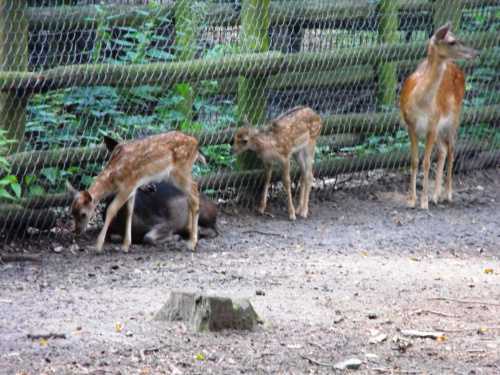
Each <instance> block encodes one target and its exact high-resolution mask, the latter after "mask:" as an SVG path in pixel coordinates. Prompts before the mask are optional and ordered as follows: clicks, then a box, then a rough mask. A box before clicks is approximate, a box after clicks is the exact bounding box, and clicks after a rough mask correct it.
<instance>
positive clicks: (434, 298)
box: [427, 297, 500, 306]
mask: <svg viewBox="0 0 500 375" xmlns="http://www.w3.org/2000/svg"><path fill="white" fill-rule="evenodd" d="M427 299H428V300H430V301H453V302H459V303H477V304H480V305H496V306H500V302H488V301H468V300H463V299H455V298H447V297H432V298H427Z"/></svg>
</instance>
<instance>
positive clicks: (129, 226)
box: [122, 194, 135, 253]
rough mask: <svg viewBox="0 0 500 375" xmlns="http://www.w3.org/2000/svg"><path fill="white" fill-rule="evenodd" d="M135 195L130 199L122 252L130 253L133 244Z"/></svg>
mask: <svg viewBox="0 0 500 375" xmlns="http://www.w3.org/2000/svg"><path fill="white" fill-rule="evenodd" d="M134 202H135V194H132V196H131V197H130V198H129V199H128V201H127V203H126V205H127V219H126V221H125V238H124V239H123V244H122V250H123V251H124V252H126V253H128V248H129V247H130V244H131V243H132V215H133V214H134Z"/></svg>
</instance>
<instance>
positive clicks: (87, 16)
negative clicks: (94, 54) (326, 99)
mask: <svg viewBox="0 0 500 375" xmlns="http://www.w3.org/2000/svg"><path fill="white" fill-rule="evenodd" d="M434 5H435V4H434V3H433V2H430V1H427V0H416V1H405V0H400V1H398V10H399V12H400V13H402V14H401V16H402V17H405V16H406V17H412V16H419V15H420V14H422V12H432V11H433V9H434ZM495 5H498V0H481V1H477V0H464V1H462V6H463V7H464V8H469V9H475V8H482V7H487V6H495ZM174 6H175V4H174V3H166V4H159V5H158V7H157V8H154V9H152V8H151V7H150V6H149V5H123V4H113V5H112V6H104V8H103V9H105V13H106V16H105V17H107V19H108V23H109V25H110V26H140V25H143V24H144V22H146V19H148V18H152V19H154V20H155V22H156V23H157V24H160V25H168V24H169V23H171V22H172V21H171V20H173V19H174V16H175V13H174ZM200 6H203V7H204V12H205V14H206V16H205V21H204V22H205V24H206V25H208V26H235V25H239V24H240V21H241V16H240V15H241V13H240V12H239V11H235V10H234V9H233V7H232V4H203V5H200ZM269 8H270V24H271V25H276V24H294V25H295V24H297V23H301V24H303V25H307V24H311V23H313V24H316V25H317V24H325V25H326V26H328V25H330V27H332V26H333V25H337V26H338V25H345V27H347V26H349V27H351V28H352V27H357V28H359V27H363V28H370V29H373V28H374V27H376V24H377V22H378V19H377V17H376V15H377V14H378V4H377V3H376V2H355V1H345V0H343V1H335V2H333V1H317V0H316V1H308V2H307V6H305V5H304V2H303V1H299V0H296V1H287V2H283V3H280V2H271V4H270V6H269ZM417 13H420V14H417ZM100 17H102V16H101V15H100V14H99V11H98V10H97V9H96V8H95V7H94V6H59V7H29V8H28V20H29V28H30V29H31V30H39V29H50V30H55V29H64V30H74V29H90V28H93V27H95V26H96V23H97V20H98V19H99V18H100ZM400 24H401V27H402V28H404V27H405V26H407V25H408V22H401V23H400ZM412 26H413V29H414V28H415V25H412Z"/></svg>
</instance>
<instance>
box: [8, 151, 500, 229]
mask: <svg viewBox="0 0 500 375" xmlns="http://www.w3.org/2000/svg"><path fill="white" fill-rule="evenodd" d="M433 160H434V161H435V160H436V155H435V153H434V154H433ZM499 163H500V150H488V151H485V150H484V148H483V147H482V146H481V143H477V142H472V143H470V144H468V143H458V144H457V147H456V153H455V164H454V170H455V171H458V172H465V171H469V170H473V169H481V168H490V167H494V166H497V165H498V164H499ZM408 165H410V153H409V151H408V150H405V151H395V152H390V153H383V154H378V153H375V154H364V155H356V156H352V157H345V158H333V159H328V160H325V161H321V162H318V163H315V164H314V166H313V173H314V176H315V177H316V178H323V177H332V176H336V175H338V174H346V173H356V172H363V171H369V170H374V169H397V168H401V167H404V166H408ZM291 174H292V176H293V181H295V182H298V180H299V176H300V174H299V171H298V168H297V167H295V166H294V167H293V168H292V172H291ZM263 178H264V173H263V171H262V170H251V171H244V172H216V173H211V174H209V175H205V176H201V177H197V178H194V180H195V181H196V182H197V183H198V185H199V186H200V189H201V190H208V189H213V190H220V189H225V188H227V187H234V186H252V185H253V186H256V185H260V184H261V183H262V180H263ZM281 179H282V175H281V173H273V175H272V178H271V182H272V183H276V182H278V181H280V180H281ZM72 200H73V197H72V195H71V194H67V193H62V194H52V195H45V196H39V197H29V198H24V199H22V200H21V202H19V203H18V204H5V205H3V206H2V211H1V212H0V223H11V222H12V221H14V220H20V219H21V218H22V217H29V218H30V220H32V221H33V220H38V221H39V225H44V228H45V226H46V225H47V223H48V222H53V220H54V219H53V218H50V220H45V219H44V216H41V215H40V212H45V213H46V214H49V213H50V211H48V210H42V211H40V209H46V208H49V207H62V206H67V205H69V204H70V203H71V201H72ZM27 214H29V215H27ZM39 225H37V226H39ZM0 227H5V225H0ZM46 229H48V228H46Z"/></svg>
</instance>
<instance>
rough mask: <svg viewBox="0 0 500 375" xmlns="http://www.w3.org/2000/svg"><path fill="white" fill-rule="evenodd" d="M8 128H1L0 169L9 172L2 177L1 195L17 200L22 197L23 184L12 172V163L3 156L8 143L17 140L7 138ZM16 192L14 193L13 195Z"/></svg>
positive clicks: (0, 180) (0, 181) (0, 183)
mask: <svg viewBox="0 0 500 375" xmlns="http://www.w3.org/2000/svg"><path fill="white" fill-rule="evenodd" d="M6 133H7V131H6V130H0V170H1V171H5V172H7V173H9V174H8V175H7V176H5V177H3V178H2V179H0V197H1V198H6V199H9V200H16V199H19V198H20V197H21V186H20V185H19V183H18V181H17V178H16V176H14V175H12V174H10V163H9V162H8V161H7V159H5V158H4V157H3V156H1V155H4V154H6V151H7V145H8V144H10V143H15V142H16V140H12V139H7V138H5V134H6ZM12 194H14V195H12Z"/></svg>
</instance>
